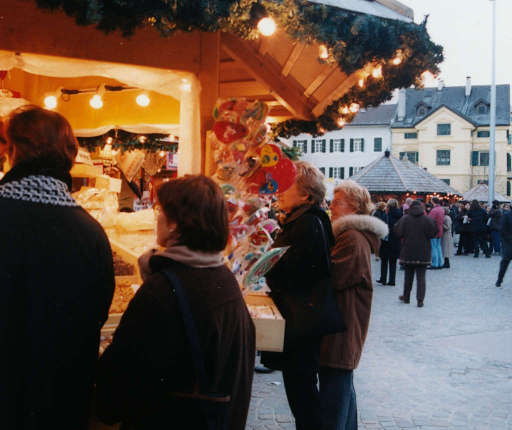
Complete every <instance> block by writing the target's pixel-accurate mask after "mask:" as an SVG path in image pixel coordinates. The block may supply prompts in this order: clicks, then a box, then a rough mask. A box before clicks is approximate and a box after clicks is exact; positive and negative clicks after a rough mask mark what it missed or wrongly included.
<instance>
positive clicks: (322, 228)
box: [315, 217, 331, 275]
mask: <svg viewBox="0 0 512 430" xmlns="http://www.w3.org/2000/svg"><path fill="white" fill-rule="evenodd" d="M315 218H316V219H317V220H318V223H319V224H320V231H321V232H322V238H323V241H324V247H325V262H326V265H327V270H328V272H329V275H330V274H331V253H330V252H329V246H328V239H327V235H326V234H325V228H324V223H323V222H322V220H321V219H320V218H318V217H315Z"/></svg>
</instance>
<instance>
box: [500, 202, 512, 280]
mask: <svg viewBox="0 0 512 430" xmlns="http://www.w3.org/2000/svg"><path fill="white" fill-rule="evenodd" d="M500 233H501V241H502V242H501V243H502V252H501V261H500V270H499V272H498V280H497V281H496V286H497V287H501V284H502V283H503V278H504V277H505V273H506V272H507V268H508V265H509V263H510V260H512V212H511V211H506V212H505V213H504V214H503V216H502V220H501V225H500Z"/></svg>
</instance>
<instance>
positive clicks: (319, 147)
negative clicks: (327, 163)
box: [311, 139, 327, 153]
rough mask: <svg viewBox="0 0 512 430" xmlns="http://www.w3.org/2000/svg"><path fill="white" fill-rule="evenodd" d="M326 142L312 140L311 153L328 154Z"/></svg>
mask: <svg viewBox="0 0 512 430" xmlns="http://www.w3.org/2000/svg"><path fill="white" fill-rule="evenodd" d="M326 149H327V148H326V141H325V139H312V140H311V152H312V153H315V152H326Z"/></svg>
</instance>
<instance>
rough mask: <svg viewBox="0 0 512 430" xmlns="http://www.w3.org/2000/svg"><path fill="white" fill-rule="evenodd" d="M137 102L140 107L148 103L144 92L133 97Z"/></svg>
mask: <svg viewBox="0 0 512 430" xmlns="http://www.w3.org/2000/svg"><path fill="white" fill-rule="evenodd" d="M135 101H136V102H137V104H138V105H139V106H142V107H146V106H148V105H149V101H150V100H149V97H148V96H147V95H146V94H139V95H138V96H137V98H136V99H135Z"/></svg>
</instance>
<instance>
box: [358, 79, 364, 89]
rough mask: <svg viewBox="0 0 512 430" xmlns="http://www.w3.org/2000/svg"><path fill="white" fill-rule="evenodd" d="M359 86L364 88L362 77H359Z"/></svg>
mask: <svg viewBox="0 0 512 430" xmlns="http://www.w3.org/2000/svg"><path fill="white" fill-rule="evenodd" d="M359 86H360V87H361V88H364V79H363V78H361V79H359Z"/></svg>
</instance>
